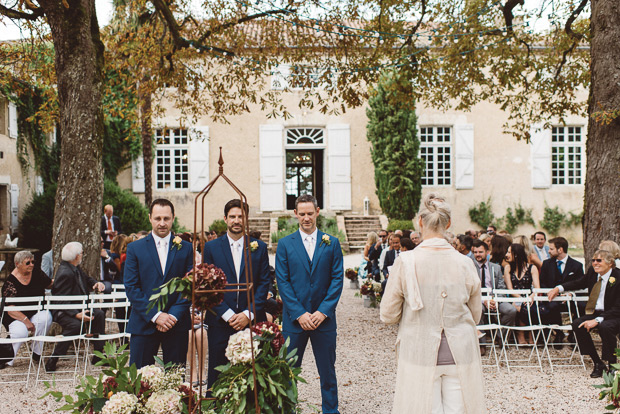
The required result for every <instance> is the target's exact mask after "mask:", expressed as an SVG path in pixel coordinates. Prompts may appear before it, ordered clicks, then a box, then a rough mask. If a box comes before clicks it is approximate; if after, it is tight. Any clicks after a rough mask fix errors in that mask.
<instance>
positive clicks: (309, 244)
mask: <svg viewBox="0 0 620 414" xmlns="http://www.w3.org/2000/svg"><path fill="white" fill-rule="evenodd" d="M318 234H319V229H318V228H315V229H314V231H313V232H312V234H308V233H304V232H303V231H302V230H301V228H300V229H299V235H300V236H301V241H302V242H303V243H304V247H305V248H306V252H308V257H309V258H310V261H312V258H313V257H314V248H315V247H316V237H317V236H318Z"/></svg>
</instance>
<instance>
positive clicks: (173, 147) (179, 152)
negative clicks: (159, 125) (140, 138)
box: [155, 128, 189, 190]
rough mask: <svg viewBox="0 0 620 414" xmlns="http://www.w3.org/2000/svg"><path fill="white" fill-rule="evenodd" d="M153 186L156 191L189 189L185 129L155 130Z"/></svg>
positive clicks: (187, 141)
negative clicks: (155, 147) (155, 146)
mask: <svg viewBox="0 0 620 414" xmlns="http://www.w3.org/2000/svg"><path fill="white" fill-rule="evenodd" d="M155 143H156V145H157V149H156V153H155V171H156V173H155V185H156V187H157V189H166V190H181V189H187V188H189V160H188V152H187V150H188V144H189V138H188V135H187V129H182V128H176V129H172V128H165V129H156V130H155Z"/></svg>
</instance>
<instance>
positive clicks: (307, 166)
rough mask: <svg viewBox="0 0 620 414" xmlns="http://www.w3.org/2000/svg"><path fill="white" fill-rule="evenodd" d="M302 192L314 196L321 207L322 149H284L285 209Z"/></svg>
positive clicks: (291, 204)
mask: <svg viewBox="0 0 620 414" xmlns="http://www.w3.org/2000/svg"><path fill="white" fill-rule="evenodd" d="M302 194H311V195H313V196H315V197H316V199H317V201H318V203H319V207H320V208H323V150H322V149H317V150H287V151H286V209H287V210H293V209H294V208H295V200H296V199H297V197H299V196H300V195H302Z"/></svg>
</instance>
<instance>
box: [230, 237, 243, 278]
mask: <svg viewBox="0 0 620 414" xmlns="http://www.w3.org/2000/svg"><path fill="white" fill-rule="evenodd" d="M232 248H233V249H232V253H233V262H234V263H235V273H237V282H239V272H240V271H241V242H240V241H236V242H233V244H232Z"/></svg>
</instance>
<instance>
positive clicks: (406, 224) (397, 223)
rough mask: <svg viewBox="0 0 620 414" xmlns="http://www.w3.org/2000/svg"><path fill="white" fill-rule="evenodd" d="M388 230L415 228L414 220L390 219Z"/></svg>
mask: <svg viewBox="0 0 620 414" xmlns="http://www.w3.org/2000/svg"><path fill="white" fill-rule="evenodd" d="M387 230H388V231H394V230H413V221H411V220H390V222H389V224H388V228H387Z"/></svg>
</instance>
